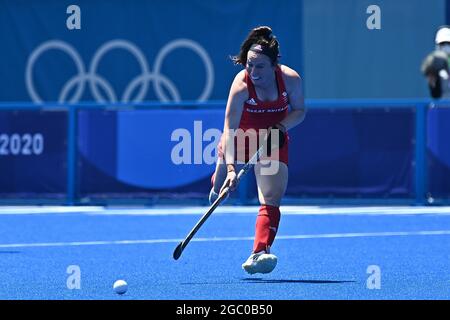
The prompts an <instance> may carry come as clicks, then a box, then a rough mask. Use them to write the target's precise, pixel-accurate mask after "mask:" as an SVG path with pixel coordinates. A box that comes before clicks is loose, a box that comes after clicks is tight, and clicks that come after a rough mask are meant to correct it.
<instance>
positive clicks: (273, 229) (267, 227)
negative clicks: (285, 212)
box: [253, 205, 280, 252]
mask: <svg viewBox="0 0 450 320" xmlns="http://www.w3.org/2000/svg"><path fill="white" fill-rule="evenodd" d="M279 223H280V209H279V208H278V207H274V206H269V205H262V206H261V208H259V213H258V217H257V218H256V232H255V243H254V245H253V252H260V251H262V250H267V247H268V246H271V245H272V243H273V241H274V240H275V235H276V234H277V231H278V224H279Z"/></svg>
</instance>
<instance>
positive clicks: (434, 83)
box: [421, 26, 450, 98]
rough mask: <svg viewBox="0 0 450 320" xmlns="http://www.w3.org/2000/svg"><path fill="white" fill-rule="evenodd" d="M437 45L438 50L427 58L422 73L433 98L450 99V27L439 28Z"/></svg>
mask: <svg viewBox="0 0 450 320" xmlns="http://www.w3.org/2000/svg"><path fill="white" fill-rule="evenodd" d="M435 43H436V50H435V51H433V52H432V53H430V54H429V55H428V56H427V57H426V58H425V60H424V61H423V63H422V68H421V71H422V73H423V74H424V76H425V77H426V79H427V81H428V87H429V88H430V94H431V96H432V97H433V98H450V69H449V65H450V26H442V27H440V28H439V30H438V31H437V33H436V38H435Z"/></svg>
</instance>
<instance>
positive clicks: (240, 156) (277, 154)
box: [217, 133, 289, 165]
mask: <svg viewBox="0 0 450 320" xmlns="http://www.w3.org/2000/svg"><path fill="white" fill-rule="evenodd" d="M222 137H223V136H222ZM284 138H285V139H284V141H285V142H284V145H283V147H282V148H281V149H274V150H272V154H271V156H270V157H269V156H267V155H265V156H262V157H260V160H278V161H280V162H283V163H284V164H286V165H288V159H289V135H288V134H287V133H285V134H284ZM257 148H258V146H254V147H253V148H252V150H251V151H252V153H251V154H249V151H250V147H249V145H248V143H246V144H245V148H244V147H239V146H237V144H236V143H235V152H234V161H237V162H238V163H246V162H248V161H249V160H250V158H251V157H252V156H253V154H254V153H255V152H256V150H257ZM217 151H218V156H219V159H223V160H225V155H224V150H223V147H222V138H221V139H220V142H219V145H218V146H217Z"/></svg>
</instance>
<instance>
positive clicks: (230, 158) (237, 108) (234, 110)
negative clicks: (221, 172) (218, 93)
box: [222, 70, 248, 190]
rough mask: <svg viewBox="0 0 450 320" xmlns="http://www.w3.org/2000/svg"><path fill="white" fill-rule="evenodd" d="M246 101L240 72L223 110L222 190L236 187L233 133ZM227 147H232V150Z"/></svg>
mask: <svg viewBox="0 0 450 320" xmlns="http://www.w3.org/2000/svg"><path fill="white" fill-rule="evenodd" d="M247 99H248V90H247V84H246V83H245V70H242V71H241V72H239V73H238V74H237V75H236V77H235V78H234V80H233V83H232V85H231V88H230V93H229V95H228V100H227V107H226V110H225V123H224V128H223V140H222V147H223V150H224V155H225V163H226V164H227V171H228V174H227V178H226V179H225V182H224V184H223V187H222V188H224V187H225V186H228V185H229V186H230V189H231V190H234V189H235V188H236V187H237V179H236V178H237V176H236V171H235V165H234V164H235V159H234V132H235V130H236V129H238V128H239V123H240V121H241V116H242V110H243V108H244V103H245V101H246V100H247ZM228 146H233V148H230V147H228Z"/></svg>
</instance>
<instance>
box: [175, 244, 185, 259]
mask: <svg viewBox="0 0 450 320" xmlns="http://www.w3.org/2000/svg"><path fill="white" fill-rule="evenodd" d="M182 253H183V242H180V243H179V244H178V245H177V247H176V248H175V250H174V251H173V258H174V259H175V260H178V258H179V257H180V256H181V254H182Z"/></svg>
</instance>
